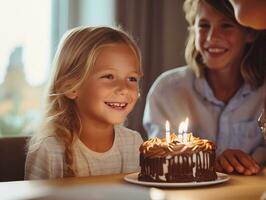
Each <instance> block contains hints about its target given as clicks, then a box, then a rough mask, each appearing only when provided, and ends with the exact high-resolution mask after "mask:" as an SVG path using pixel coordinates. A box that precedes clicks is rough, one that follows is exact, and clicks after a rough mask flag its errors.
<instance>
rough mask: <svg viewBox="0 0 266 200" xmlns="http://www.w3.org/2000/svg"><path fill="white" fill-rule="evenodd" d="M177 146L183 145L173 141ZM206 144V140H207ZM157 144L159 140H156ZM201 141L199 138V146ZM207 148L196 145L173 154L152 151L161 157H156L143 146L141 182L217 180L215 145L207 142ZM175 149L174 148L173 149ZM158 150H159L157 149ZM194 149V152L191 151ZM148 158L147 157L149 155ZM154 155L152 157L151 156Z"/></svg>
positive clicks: (141, 148)
mask: <svg viewBox="0 0 266 200" xmlns="http://www.w3.org/2000/svg"><path fill="white" fill-rule="evenodd" d="M172 142H174V143H175V145H183V144H181V143H179V144H178V143H176V141H172ZM205 142H206V140H205ZM156 144H158V140H157V139H156ZM198 144H199V139H198V138H197V145H198ZM206 144H207V147H208V148H206V147H204V145H203V146H202V145H201V147H200V148H195V145H191V144H190V145H191V146H192V147H191V148H185V149H186V150H184V145H183V146H182V148H179V149H182V152H181V153H180V152H178V151H177V152H176V154H175V155H174V154H173V152H172V151H171V152H169V154H168V155H167V154H162V153H161V152H162V151H159V150H156V151H155V149H152V150H153V151H155V152H159V155H160V156H156V154H154V153H150V152H148V148H147V149H146V150H147V151H144V150H143V146H142V147H140V150H141V153H140V167H141V171H140V173H139V177H138V178H139V180H141V181H155V182H193V181H196V182H201V181H212V180H215V179H217V175H216V172H215V166H214V162H215V146H214V144H213V143H210V142H207V143H206ZM163 148H164V151H165V145H163ZM172 148H174V147H172ZM157 149H159V148H158V147H157ZM176 149H177V148H176ZM191 149H194V150H191ZM146 154H147V155H148V156H147V155H146ZM151 155H152V156H151Z"/></svg>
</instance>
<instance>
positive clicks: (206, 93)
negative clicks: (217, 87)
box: [194, 77, 254, 106]
mask: <svg viewBox="0 0 266 200" xmlns="http://www.w3.org/2000/svg"><path fill="white" fill-rule="evenodd" d="M194 88H195V90H196V91H197V93H198V94H199V95H200V96H201V97H202V98H203V99H204V100H208V101H210V102H212V103H214V104H216V105H218V106H224V103H223V102H222V101H220V100H218V99H217V98H216V97H215V96H214V94H213V91H212V89H211V87H210V86H209V84H208V82H207V80H206V79H205V78H196V77H195V80H194ZM253 90H254V89H253V88H252V87H251V85H250V84H248V83H246V82H245V83H244V84H243V85H242V86H241V87H240V89H239V90H238V91H237V93H236V94H235V96H234V97H237V98H241V97H242V98H244V97H246V96H248V95H249V94H250V93H251V92H252V91H253ZM234 97H233V98H234Z"/></svg>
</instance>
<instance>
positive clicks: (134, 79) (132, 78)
mask: <svg viewBox="0 0 266 200" xmlns="http://www.w3.org/2000/svg"><path fill="white" fill-rule="evenodd" d="M128 80H129V81H130V82H138V78H136V77H133V76H131V77H128Z"/></svg>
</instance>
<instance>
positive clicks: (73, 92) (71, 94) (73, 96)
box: [65, 90, 78, 100]
mask: <svg viewBox="0 0 266 200" xmlns="http://www.w3.org/2000/svg"><path fill="white" fill-rule="evenodd" d="M65 95H66V97H67V98H69V99H72V100H74V99H76V98H77V96H78V92H77V90H71V91H69V92H67V93H66V94H65Z"/></svg>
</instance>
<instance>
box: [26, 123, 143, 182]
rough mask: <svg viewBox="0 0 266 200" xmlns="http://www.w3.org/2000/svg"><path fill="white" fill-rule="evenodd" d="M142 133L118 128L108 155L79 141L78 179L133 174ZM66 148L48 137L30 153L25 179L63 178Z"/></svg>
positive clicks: (76, 146)
mask: <svg viewBox="0 0 266 200" xmlns="http://www.w3.org/2000/svg"><path fill="white" fill-rule="evenodd" d="M142 142H143V141H142V138H141V137H140V134H139V133H138V132H136V131H133V130H130V129H127V128H125V127H123V126H116V127H115V137H114V143H113V146H112V147H111V148H110V149H109V150H108V151H106V152H104V153H98V152H94V151H92V150H90V149H89V148H88V147H87V146H86V145H85V144H83V143H82V142H81V141H80V140H79V139H77V140H76V142H75V143H74V145H73V152H74V162H75V165H76V169H77V176H90V175H106V174H119V173H130V172H136V171H138V170H139V146H140V145H141V143H142ZM64 160H65V154H64V145H63V143H62V142H60V141H58V139H57V138H56V137H53V136H52V137H47V138H46V139H45V140H44V141H43V142H42V143H41V145H40V147H39V148H38V149H37V150H36V151H34V152H31V153H28V155H27V159H26V166H25V179H48V178H63V177H64V170H66V163H65V161H64Z"/></svg>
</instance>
